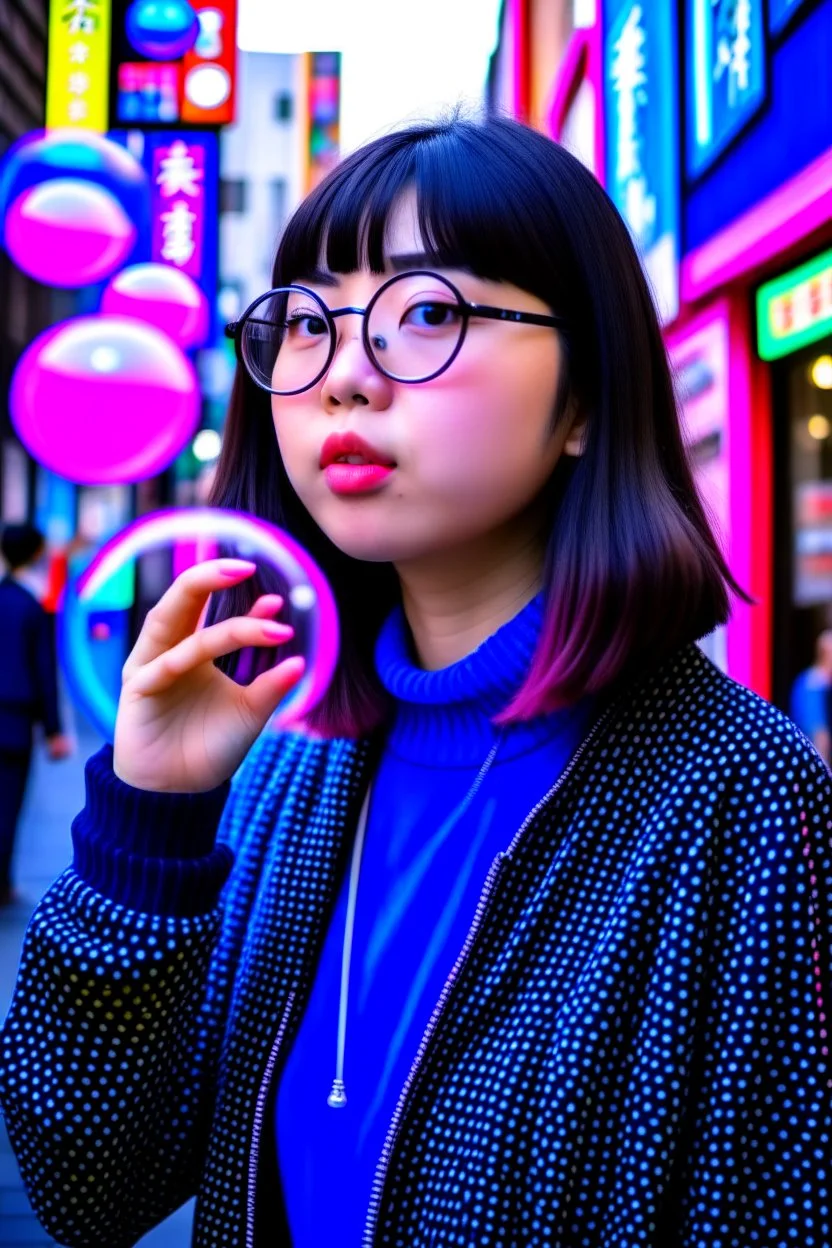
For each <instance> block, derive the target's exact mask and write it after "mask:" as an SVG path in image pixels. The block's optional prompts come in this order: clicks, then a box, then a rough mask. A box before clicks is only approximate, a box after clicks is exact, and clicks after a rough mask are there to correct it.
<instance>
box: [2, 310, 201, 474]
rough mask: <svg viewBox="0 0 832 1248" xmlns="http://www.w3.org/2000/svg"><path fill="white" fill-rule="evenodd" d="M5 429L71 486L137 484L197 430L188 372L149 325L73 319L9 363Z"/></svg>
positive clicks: (196, 401)
mask: <svg viewBox="0 0 832 1248" xmlns="http://www.w3.org/2000/svg"><path fill="white" fill-rule="evenodd" d="M9 408H10V411H11V417H12V423H13V425H14V427H15V429H16V431H17V434H18V436H19V438H20V440H21V442H22V443H23V444H24V446H25V447H26V449H27V450H28V451H29V453H30V455H32V456H33V458H35V459H36V460H38V461H39V462H40V463H41V464H43V465H44V467H46V468H49V469H50V470H51V471H52V472H56V473H57V474H58V475H59V476H61V477H65V478H66V479H67V480H69V481H74V482H76V483H77V484H79V485H112V484H116V483H126V482H131V481H142V480H144V479H145V478H146V477H151V476H153V475H154V474H156V473H158V472H161V471H162V470H163V469H164V468H166V467H167V466H168V465H169V464H170V463H171V461H172V460H173V459H175V457H176V456H177V455H178V454H179V453H180V451H182V450H183V449H184V447H185V446H186V445H187V443H188V442H189V440H190V439H191V438H192V437H193V434H194V433H195V431H196V428H197V426H198V424H199V409H200V396H199V386H198V382H197V377H196V373H195V371H194V368H193V365H192V364H191V362H190V360H188V358H187V357H186V356H185V355H183V353H182V352H181V351H180V349H179V347H177V345H176V343H174V342H172V341H171V340H170V339H169V338H168V337H167V336H166V335H165V334H163V333H162V332H161V330H158V329H156V328H155V326H153V325H145V324H143V323H142V322H141V321H137V320H133V319H132V318H128V317H118V316H79V317H74V318H72V319H71V320H68V321H64V322H63V323H62V324H60V325H56V326H53V328H52V329H48V330H46V331H45V333H43V334H41V335H40V336H39V337H38V338H36V339H35V341H34V342H33V343H32V344H31V346H29V347H28V348H27V349H26V351H24V353H23V355H22V356H21V357H20V360H19V361H18V364H17V367H16V368H15V371H14V374H13V376H12V385H11V391H10V394H9Z"/></svg>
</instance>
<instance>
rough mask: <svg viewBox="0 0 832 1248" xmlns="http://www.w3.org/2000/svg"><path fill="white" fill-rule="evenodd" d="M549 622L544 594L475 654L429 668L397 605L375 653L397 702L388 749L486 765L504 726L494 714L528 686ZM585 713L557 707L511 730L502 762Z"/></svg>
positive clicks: (420, 759)
mask: <svg viewBox="0 0 832 1248" xmlns="http://www.w3.org/2000/svg"><path fill="white" fill-rule="evenodd" d="M542 624H543V593H542V592H541V593H539V594H538V595H537V596H536V597H535V598H533V599H532V600H531V602H529V603H528V604H527V605H526V606H525V607H523V608H522V610H521V611H519V612H518V614H517V615H516V616H514V618H513V619H511V620H509V621H508V622H507V623H505V624H503V625H502V626H501V627H500V628H498V629H497V631H496V632H495V633H492V635H491V636H490V637H487V638H486V640H485V641H483V642H482V643H481V644H480V645H479V646H477V648H476V650H474V651H472V653H471V654H468V655H466V656H465V658H463V659H460V660H459V662H458V663H452V664H451V666H450V667H443V668H440V669H439V670H438V671H432V672H429V671H425V670H424V669H423V668H421V667H417V666H416V664H415V663H414V660H413V644H412V639H411V634H410V628H409V626H408V624H407V620H406V619H405V615H404V611H403V610H402V608H401V606H397V607H396V608H395V610H394V611H393V612H392V614H391V615H390V616H389V617H388V619H387V620H386V622H385V624H384V626H383V627H382V630H381V633H380V634H379V638H378V641H377V643H376V652H375V659H376V670H377V672H378V675H379V679H380V680H381V682H382V684H383V685H384V688H385V689H386V690H387V691H388V693H390V694H391V695H392V697H393V698H394V699H395V705H394V714H393V720H392V725H391V730H390V734H389V736H388V740H387V748H388V749H390V750H392V751H394V752H395V753H396V754H397V755H398V756H399V757H400V758H406V759H407V760H408V761H410V762H416V763H424V764H426V765H430V766H432V767H436V766H441V767H479V766H480V764H481V763H482V762H483V761H484V759H485V756H486V755H487V753H488V751H489V749H490V748H491V746H492V745H493V743H494V741H495V739H496V734H497V731H498V730H497V729H496V728H495V727H494V725H493V724H492V723H491V718H492V717H493V716H494V715H496V714H497V713H498V711H501V710H502V709H503V707H505V706H506V705H507V703H508V702H509V701H510V700H511V698H512V697H513V695H514V694H515V693H516V692H517V690H518V689H519V688H520V686H521V685H522V683H523V680H524V679H525V676H526V673H527V671H528V669H529V665H530V663H531V660H532V656H533V655H534V651H535V647H536V645H537V639H538V637H539V635H540V629H541V627H542ZM583 706H584V704H583V703H581V707H583ZM578 711H579V708H571V709H569V710H566V711H558V712H555V713H554V714H551V715H544V716H540V717H539V718H538V719H535V720H532V721H530V722H528V723H524V724H515V725H512V726H511V727H509V728H508V729H504V730H503V731H504V733H505V737H504V741H503V743H502V745H501V746H500V755H499V757H500V759H501V760H503V761H505V760H506V759H508V758H511V757H513V756H514V757H516V756H517V755H519V754H524V753H526V752H527V751H528V750H531V749H534V748H536V747H537V746H539V745H540V744H542V742H543V741H544V740H548V739H551V738H552V736H553V735H555V734H556V733H559V732H560V731H564V730H566V728H567V727H568V726H569V725H571V724H572V723H573V722H574V715H575V714H576V713H577V712H578Z"/></svg>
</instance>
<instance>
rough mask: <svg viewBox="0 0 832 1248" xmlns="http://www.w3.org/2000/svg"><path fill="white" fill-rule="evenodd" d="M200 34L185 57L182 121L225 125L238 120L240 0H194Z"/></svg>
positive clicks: (192, 1) (193, 5) (183, 66)
mask: <svg viewBox="0 0 832 1248" xmlns="http://www.w3.org/2000/svg"><path fill="white" fill-rule="evenodd" d="M191 6H192V7H193V8H194V9H195V10H196V15H197V17H198V18H199V35H198V36H197V41H196V43H195V44H194V46H193V47H192V48H191V50H190V51H189V52H186V53H185V56H184V58H183V61H182V121H183V122H184V123H186V124H187V123H193V122H198V123H200V124H203V125H212V126H225V125H228V124H230V123H231V122H232V121H233V120H234V80H235V66H236V59H237V39H236V34H237V4H236V0H191Z"/></svg>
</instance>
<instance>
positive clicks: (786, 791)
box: [0, 647, 832, 1248]
mask: <svg viewBox="0 0 832 1248" xmlns="http://www.w3.org/2000/svg"><path fill="white" fill-rule="evenodd" d="M373 749H374V747H373V746H372V744H371V743H369V742H367V741H361V742H358V743H356V742H349V741H329V742H327V741H319V740H317V741H316V740H309V739H307V738H304V737H302V736H300V735H288V734H287V735H284V736H282V737H268V736H266V735H264V736H263V737H262V738H261V739H260V741H259V742H258V744H257V746H256V747H255V748H254V749H253V750H252V751H251V753H250V754H249V756H248V758H247V760H246V762H245V764H244V765H243V767H242V768H241V770H240V772H239V773H238V775H237V777H236V778H235V782H234V785H233V788H232V791H231V795H230V797H229V798H228V801H227V802H226V804H225V810H224V813H223V818H222V823H221V827H220V841H221V843H222V847H221V849H217V850H213V851H211V850H208V852H207V855H206V854H203V857H202V859H201V860H200V861H199V862H196V860H195V864H196V865H195V867H194V870H201V871H202V876H201V877H200V880H197V882H196V883H194V882H193V880H192V883H191V886H190V896H191V901H190V903H189V902H188V896H189V893H188V889H187V888H186V889H185V890H184V891H180V894H179V901H178V903H177V905H176V906H175V907H174V910H175V912H165V913H153V912H151V911H150V910H149V909H144V910H143V909H140V908H131V907H127V906H124V905H120V904H115V903H114V902H113V901H111V900H109V899H108V897H107V896H105V895H103V894H102V893H101V892H100V891H99V890H97V889H95V888H94V887H93V886H92V884H91V883H90V882H89V879H87V878H85V877H84V875H83V874H82V873H81V867H82V864H80V863H79V862H78V860H77V858H76V863H75V867H74V868H73V869H68V870H67V871H66V872H65V873H64V874H63V875H62V876H61V877H60V878H59V879H58V880H57V881H56V883H55V884H54V885H53V886H52V887H51V889H50V890H49V892H48V893H47V894H46V896H45V897H44V898H43V900H42V901H41V903H40V905H39V906H38V908H37V910H36V911H35V914H34V916H33V918H32V922H31V925H30V927H29V930H28V932H27V935H26V941H25V947H24V951H23V957H22V963H21V967H20V974H19V981H18V985H17V988H16V992H15V996H14V1000H13V1003H12V1008H11V1011H10V1014H9V1016H8V1019H7V1022H6V1025H5V1029H4V1031H3V1035H2V1046H0V1070H1V1071H2V1075H1V1076H0V1085H1V1086H2V1103H3V1108H4V1111H5V1114H6V1118H7V1122H8V1127H9V1131H10V1135H11V1138H12V1141H13V1145H14V1148H15V1151H16V1154H17V1157H18V1159H19V1162H20V1166H21V1170H22V1173H23V1176H24V1178H25V1181H26V1184H27V1187H28V1189H29V1192H30V1194H31V1197H32V1200H33V1203H34V1205H35V1208H36V1209H37V1211H38V1214H39V1216H40V1218H41V1219H42V1221H43V1223H44V1225H45V1226H46V1227H47V1228H48V1229H49V1231H50V1232H51V1233H52V1235H54V1236H55V1237H56V1238H57V1239H58V1240H59V1242H60V1243H62V1244H67V1245H87V1246H90V1245H95V1246H99V1245H100V1246H101V1248H122V1246H125V1248H126V1246H127V1245H132V1244H134V1243H135V1242H136V1241H137V1240H138V1239H139V1238H140V1236H141V1235H142V1234H143V1233H144V1232H145V1231H146V1230H147V1229H148V1228H150V1227H152V1226H153V1225H154V1224H156V1223H157V1222H158V1221H160V1220H161V1219H162V1218H164V1217H165V1216H166V1214H168V1213H169V1212H170V1211H172V1210H173V1209H174V1208H176V1207H177V1206H178V1205H179V1204H180V1203H182V1202H183V1201H184V1200H185V1199H187V1198H188V1197H190V1196H191V1195H192V1194H193V1193H197V1196H198V1200H197V1214H196V1220H195V1230H194V1244H195V1245H197V1246H198V1248H209V1246H210V1248H231V1246H232V1245H233V1246H234V1248H238V1246H243V1245H244V1246H245V1248H254V1246H255V1245H256V1246H257V1248H265V1246H266V1245H268V1246H270V1248H272V1246H274V1245H280V1244H288V1242H289V1238H288V1232H287V1230H286V1223H285V1217H284V1214H283V1212H282V1209H283V1206H282V1198H281V1194H280V1184H279V1178H278V1174H277V1166H276V1162H275V1159H274V1156H273V1151H270V1148H271V1149H272V1150H273V1145H271V1146H270V1144H269V1141H270V1138H271V1137H272V1136H273V1132H272V1131H271V1130H270V1126H269V1124H270V1122H271V1115H272V1112H273V1096H274V1092H275V1088H276V1086H277V1082H278V1080H279V1076H280V1068H281V1062H282V1060H283V1056H284V1055H285V1053H286V1050H287V1048H288V1046H289V1044H290V1041H291V1037H292V1035H293V1034H294V1032H295V1030H296V1028H297V1026H298V1023H299V1020H300V1017H301V1014H302V1012H303V1007H304V1002H305V1000H306V998H307V996H308V993H309V991H310V985H311V982H312V978H313V975H314V968H315V962H316V957H317V954H318V952H319V950H320V948H321V945H322V940H323V936H324V933H325V929H326V921H327V918H328V915H329V913H330V911H331V908H332V905H333V903H334V899H335V895H336V892H337V886H338V883H339V881H340V879H341V877H342V875H343V872H344V871H345V870H346V868H347V863H348V858H349V851H350V841H351V838H352V835H353V833H354V829H355V825H356V820H357V815H358V810H359V807H360V804H361V800H362V797H363V792H364V789H365V786H366V784H367V781H368V778H369V775H370V772H371V769H372V766H373ZM88 800H89V799H88ZM831 808H832V784H831V783H830V776H829V773H828V772H827V770H826V768H825V767H824V765H823V764H822V763H821V762H820V760H819V759H818V757H817V755H816V754H815V753H814V751H813V750H812V748H811V746H810V745H809V744H808V742H807V741H806V740H805V738H804V737H803V736H802V735H801V734H800V733H799V732H798V730H797V729H796V728H794V727H793V725H792V724H791V723H790V722H789V721H788V720H787V719H786V718H785V717H784V716H783V715H781V714H780V713H779V712H778V711H776V710H775V709H773V708H772V707H771V706H769V705H768V704H767V703H765V702H763V701H762V700H761V699H759V698H758V697H756V696H755V695H754V694H752V693H750V692H748V691H747V690H746V689H744V688H742V687H740V686H738V685H736V684H734V683H733V682H732V681H730V680H729V679H728V678H727V677H725V676H724V675H722V674H721V673H720V672H718V671H717V669H716V668H714V667H713V666H712V665H711V664H710V663H709V661H708V660H707V659H705V657H704V656H703V655H702V654H701V653H700V652H699V650H698V649H697V648H696V647H687V648H685V649H683V650H682V651H680V652H678V653H677V654H676V655H675V656H673V657H672V658H671V659H669V660H668V661H666V662H665V663H664V664H662V665H661V667H659V668H658V669H657V670H656V671H655V672H653V673H652V674H651V675H649V676H648V677H646V678H643V679H642V680H641V681H639V682H638V683H637V684H635V685H633V686H631V687H630V688H629V690H627V691H625V692H624V693H623V694H622V695H621V696H620V697H619V698H618V699H617V700H616V701H615V702H614V703H613V704H612V705H611V706H610V707H609V709H608V710H607V711H606V712H605V713H604V714H603V715H602V717H601V719H600V720H599V721H598V723H597V724H596V726H595V727H594V728H593V730H592V731H591V733H590V735H589V737H588V738H587V740H586V741H585V743H584V745H583V746H582V747H581V749H580V750H579V751H578V753H577V755H576V756H575V757H574V759H573V761H572V763H571V764H570V766H569V768H568V769H567V771H566V773H565V774H564V775H563V776H562V777H561V778H560V780H559V781H558V782H557V783H556V784H555V785H554V786H553V789H552V791H550V793H549V794H548V795H547V797H546V798H545V799H544V800H543V801H542V802H541V803H539V805H538V806H537V807H536V808H535V810H534V811H533V812H531V814H530V816H529V817H528V818H527V819H526V821H525V822H524V824H523V826H522V827H521V828H520V829H514V828H512V829H508V830H507V836H506V850H505V852H504V853H501V854H500V855H498V857H497V858H496V859H495V861H494V863H493V865H492V867H491V870H490V872H489V875H488V878H487V880H486V881H484V885H483V891H482V896H481V899H480V902H479V905H478V907H477V910H476V913H475V914H474V915H472V916H471V927H470V931H469V935H468V937H467V940H466V942H465V945H464V947H463V948H462V950H461V951H460V954H459V958H458V960H457V962H456V965H455V967H454V969H453V971H452V972H451V974H450V976H449V978H448V981H447V983H446V985H445V988H444V990H443V993H442V995H441V998H440V1000H439V1001H438V1002H437V1004H436V1008H435V1010H434V1013H433V1016H432V1018H431V1020H430V1023H429V1025H428V1027H427V1030H426V1032H425V1035H424V1038H423V1040H422V1043H421V1045H420V1047H419V1050H418V1052H417V1053H415V1054H414V1060H413V1066H412V1069H411V1072H410V1075H409V1078H408V1080H407V1082H406V1084H405V1086H404V1087H403V1088H402V1090H401V1096H400V1099H399V1103H398V1106H397V1109H396V1112H395V1114H394V1117H393V1119H392V1121H391V1123H390V1127H389V1132H388V1136H387V1140H386V1143H385V1147H384V1150H383V1153H382V1156H381V1157H380V1158H379V1163H378V1169H377V1174H376V1179H375V1184H374V1189H373V1194H372V1199H371V1203H370V1207H369V1209H368V1215H367V1225H366V1232H365V1237H364V1241H363V1242H364V1246H365V1248H369V1246H370V1245H374V1246H377V1248H381V1246H385V1248H393V1246H396V1248H405V1246H406V1248H440V1246H441V1248H445V1246H449V1248H450V1246H451V1245H453V1246H455V1248H463V1246H464V1248H529V1246H538V1245H540V1246H541V1248H542V1246H543V1245H547V1246H548V1245H557V1246H559V1248H590V1246H591V1248H636V1246H639V1248H641V1246H647V1245H650V1246H651V1248H706V1246H707V1248H752V1246H756V1245H769V1246H771V1248H783V1246H785V1245H789V1244H795V1245H799V1248H828V1246H829V1245H830V1244H832V1230H831V1229H830V1227H831V1226H832V1218H831V1217H830V1201H831V1200H832V1193H830V1164H831V1162H832V1141H830V1128H831V1127H832V1083H831V1077H832V1072H831V1071H830V1061H829V1050H828V1039H827V1029H828V1014H829V1006H830V910H829V890H830V881H831V880H832V863H831V861H830V809H831ZM203 848H204V847H203ZM229 850H230V851H231V853H233V855H234V866H233V869H232V870H231V872H230V875H228V867H227V864H228V863H230V861H231V853H229ZM212 853H213V854H214V855H216V854H218V853H220V854H223V855H226V856H227V864H226V867H225V868H224V869H223V870H221V871H215V873H214V874H215V875H216V877H217V878H216V879H215V880H214V882H213V884H212V885H211V888H212V889H213V892H214V898H215V900H214V902H213V904H211V905H208V906H205V905H202V906H201V907H195V906H194V904H193V896H194V895H195V891H196V892H197V893H198V892H199V890H200V889H201V890H202V894H203V895H204V894H205V878H207V877H210V875H211V871H210V870H209V868H208V866H207V865H206V864H207V863H209V861H214V859H212V858H211V854H212ZM85 861H86V860H85ZM174 865H175V864H174ZM171 869H173V867H171ZM84 870H85V871H86V873H87V875H89V874H90V871H89V869H88V868H87V867H84ZM159 870H160V871H161V872H162V873H164V870H165V867H164V864H163V865H162V867H160V868H159ZM206 873H207V877H206ZM225 875H228V878H227V882H226V883H225V884H224V885H223V877H224V876H225ZM194 878H195V877H194ZM200 881H201V882H200ZM167 909H168V910H170V909H171V907H170V906H168V907H167ZM345 1248H357V1246H354V1245H348V1246H345Z"/></svg>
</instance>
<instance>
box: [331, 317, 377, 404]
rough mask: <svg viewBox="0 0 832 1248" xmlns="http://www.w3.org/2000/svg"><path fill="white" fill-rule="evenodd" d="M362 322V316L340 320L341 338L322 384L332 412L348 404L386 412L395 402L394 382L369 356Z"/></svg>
mask: <svg viewBox="0 0 832 1248" xmlns="http://www.w3.org/2000/svg"><path fill="white" fill-rule="evenodd" d="M361 325H362V318H361V317H360V316H345V317H344V318H343V320H341V321H340V322H339V337H340V341H339V343H338V345H337V346H336V348H335V355H334V357H333V360H332V363H331V364H330V366H329V369H328V371H327V374H326V376H325V377H324V382H323V386H322V387H321V402H322V404H323V406H324V408H325V409H326V410H327V411H328V412H333V411H337V410H340V409H341V408H344V407H373V408H376V409H377V410H378V411H384V410H385V408H387V407H389V406H390V403H391V402H392V398H393V385H392V382H391V381H390V380H389V378H387V377H385V376H384V374H383V373H380V372H379V371H378V369H377V368H376V367H375V366H374V364H373V362H372V360H371V359H370V357H369V356H368V355H367V352H366V351H365V349H364V343H363V341H362V337H361Z"/></svg>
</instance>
